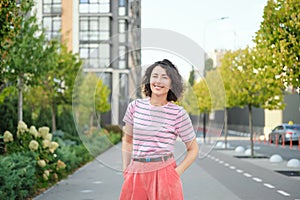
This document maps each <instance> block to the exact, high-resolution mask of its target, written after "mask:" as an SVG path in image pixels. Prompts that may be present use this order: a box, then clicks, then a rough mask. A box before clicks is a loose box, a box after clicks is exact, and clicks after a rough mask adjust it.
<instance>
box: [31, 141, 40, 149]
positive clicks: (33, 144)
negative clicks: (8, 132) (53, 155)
mask: <svg viewBox="0 0 300 200" xmlns="http://www.w3.org/2000/svg"><path fill="white" fill-rule="evenodd" d="M38 148H39V143H38V142H37V141H36V140H31V141H30V143H29V149H30V150H31V151H36V150H37V149H38Z"/></svg>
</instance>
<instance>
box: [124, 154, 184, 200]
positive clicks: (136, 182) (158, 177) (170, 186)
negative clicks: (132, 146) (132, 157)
mask: <svg viewBox="0 0 300 200" xmlns="http://www.w3.org/2000/svg"><path fill="white" fill-rule="evenodd" d="M175 168H176V161H175V159H174V158H170V159H168V160H167V161H160V162H138V161H131V163H130V164H129V165H128V167H127V168H126V170H125V171H124V183H123V186H122V191H121V194H120V200H183V192H182V182H181V179H180V177H179V175H178V173H177V172H176V171H175Z"/></svg>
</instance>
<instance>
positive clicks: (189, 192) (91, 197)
mask: <svg viewBox="0 0 300 200" xmlns="http://www.w3.org/2000/svg"><path fill="white" fill-rule="evenodd" d="M183 153H184V144H183V143H181V142H177V144H176V152H175V157H176V159H178V162H180V159H182V154H183ZM121 163H122V162H121V144H118V145H116V146H114V147H112V148H111V149H109V150H108V151H106V152H105V153H103V154H101V155H100V156H98V157H97V158H96V159H95V160H94V161H93V162H90V163H88V164H87V165H85V166H84V167H82V168H81V169H79V170H78V171H77V172H75V173H74V174H73V175H70V176H69V177H68V178H67V179H65V180H63V181H61V182H59V183H58V184H57V185H55V186H53V187H52V188H50V189H48V190H47V191H46V192H44V193H43V194H41V195H39V196H37V197H36V198H34V200H60V199H62V200H117V199H118V197H119V193H120V190H121V186H122V183H123V175H122V172H121V170H120V169H121ZM198 163H201V160H200V162H195V163H194V164H193V165H192V166H191V167H190V168H189V169H188V170H187V171H186V172H185V173H184V174H183V175H182V176H181V178H182V182H183V190H184V196H185V200H198V199H205V200H215V199H222V200H239V198H238V197H237V196H236V195H234V194H233V193H232V192H231V191H229V190H228V189H227V188H226V187H224V186H223V185H222V184H221V183H219V182H218V181H217V180H216V179H214V178H213V177H212V176H210V175H209V174H208V173H206V172H205V171H204V170H202V168H201V165H199V164H198ZM216 188H218V189H217V190H216Z"/></svg>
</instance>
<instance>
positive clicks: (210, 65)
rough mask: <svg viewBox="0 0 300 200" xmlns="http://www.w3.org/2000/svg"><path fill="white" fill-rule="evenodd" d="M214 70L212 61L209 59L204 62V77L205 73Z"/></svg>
mask: <svg viewBox="0 0 300 200" xmlns="http://www.w3.org/2000/svg"><path fill="white" fill-rule="evenodd" d="M213 68H214V61H213V59H211V58H208V59H206V60H205V63H204V76H206V74H207V72H208V71H210V70H213Z"/></svg>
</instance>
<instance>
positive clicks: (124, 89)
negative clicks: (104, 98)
mask: <svg viewBox="0 0 300 200" xmlns="http://www.w3.org/2000/svg"><path fill="white" fill-rule="evenodd" d="M36 10H37V16H38V18H39V19H40V20H41V22H42V24H43V26H44V28H46V36H47V38H48V39H51V38H60V39H61V40H62V41H65V42H67V46H68V48H69V49H70V50H72V51H73V52H74V53H79V55H80V58H82V59H83V60H84V72H94V73H96V74H97V75H98V76H99V77H100V78H101V79H102V80H103V81H104V83H105V84H106V85H107V86H108V87H109V88H110V90H111V96H110V102H111V111H110V112H109V113H107V114H105V116H104V117H102V119H103V120H104V123H110V124H121V123H122V117H123V115H124V113H125V110H126V106H127V104H128V102H129V100H130V98H135V97H136V96H139V95H140V94H139V90H137V89H136V88H138V87H139V83H140V76H141V75H140V73H141V72H140V70H139V68H140V65H141V51H140V46H141V36H140V26H141V3H140V0H36Z"/></svg>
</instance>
